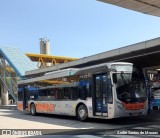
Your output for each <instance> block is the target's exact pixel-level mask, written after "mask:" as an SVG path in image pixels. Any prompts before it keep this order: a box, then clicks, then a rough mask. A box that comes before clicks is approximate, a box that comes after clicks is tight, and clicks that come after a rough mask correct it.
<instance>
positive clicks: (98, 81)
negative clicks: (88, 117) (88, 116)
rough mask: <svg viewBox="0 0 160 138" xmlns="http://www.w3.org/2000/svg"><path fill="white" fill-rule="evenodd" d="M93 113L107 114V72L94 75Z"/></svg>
mask: <svg viewBox="0 0 160 138" xmlns="http://www.w3.org/2000/svg"><path fill="white" fill-rule="evenodd" d="M94 84H95V85H94V105H95V108H94V114H95V115H98V116H107V108H108V107H107V74H103V75H96V76H95V77H94Z"/></svg>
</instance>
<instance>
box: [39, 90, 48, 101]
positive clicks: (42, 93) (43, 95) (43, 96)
mask: <svg viewBox="0 0 160 138" xmlns="http://www.w3.org/2000/svg"><path fill="white" fill-rule="evenodd" d="M46 97H47V89H40V90H39V98H38V99H39V100H42V101H46V99H47V98H46Z"/></svg>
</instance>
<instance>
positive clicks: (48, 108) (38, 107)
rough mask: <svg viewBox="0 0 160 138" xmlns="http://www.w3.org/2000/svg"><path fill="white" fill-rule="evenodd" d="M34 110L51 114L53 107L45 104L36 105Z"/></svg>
mask: <svg viewBox="0 0 160 138" xmlns="http://www.w3.org/2000/svg"><path fill="white" fill-rule="evenodd" d="M36 110H37V111H42V112H53V111H54V105H53V104H47V103H37V104H36Z"/></svg>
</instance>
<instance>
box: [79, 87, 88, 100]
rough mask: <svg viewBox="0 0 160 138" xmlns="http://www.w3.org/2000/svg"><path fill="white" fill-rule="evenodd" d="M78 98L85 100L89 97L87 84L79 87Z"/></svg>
mask: <svg viewBox="0 0 160 138" xmlns="http://www.w3.org/2000/svg"><path fill="white" fill-rule="evenodd" d="M78 98H80V99H82V100H85V99H86V98H87V89H86V86H81V87H78Z"/></svg>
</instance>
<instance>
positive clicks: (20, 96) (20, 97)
mask: <svg viewBox="0 0 160 138" xmlns="http://www.w3.org/2000/svg"><path fill="white" fill-rule="evenodd" d="M23 91H24V90H23V88H18V101H22V100H23V94H22V93H23Z"/></svg>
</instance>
